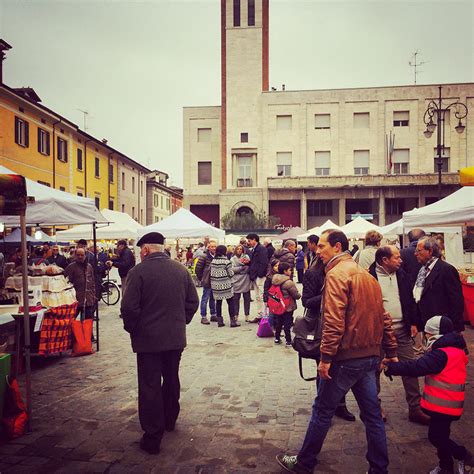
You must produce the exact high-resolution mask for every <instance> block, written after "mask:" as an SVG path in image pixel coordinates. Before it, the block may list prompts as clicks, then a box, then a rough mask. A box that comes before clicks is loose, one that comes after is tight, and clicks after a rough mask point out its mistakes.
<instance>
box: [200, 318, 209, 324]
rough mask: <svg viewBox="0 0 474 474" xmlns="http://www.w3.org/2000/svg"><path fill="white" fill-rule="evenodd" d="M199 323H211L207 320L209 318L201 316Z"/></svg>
mask: <svg viewBox="0 0 474 474" xmlns="http://www.w3.org/2000/svg"><path fill="white" fill-rule="evenodd" d="M201 324H211V323H210V322H209V319H207V318H201Z"/></svg>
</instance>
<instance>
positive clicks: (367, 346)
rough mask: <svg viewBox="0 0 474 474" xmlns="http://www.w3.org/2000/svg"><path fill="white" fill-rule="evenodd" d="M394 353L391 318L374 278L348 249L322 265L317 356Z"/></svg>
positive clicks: (341, 357)
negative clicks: (321, 311) (319, 332)
mask: <svg viewBox="0 0 474 474" xmlns="http://www.w3.org/2000/svg"><path fill="white" fill-rule="evenodd" d="M382 348H383V351H384V352H385V354H386V356H387V357H395V356H396V355H397V340H396V338H395V335H394V333H393V329H392V320H391V318H390V315H389V314H388V313H385V311H384V308H383V303H382V293H381V290H380V286H379V284H378V283H377V281H376V280H375V278H374V277H373V276H372V275H370V274H369V273H368V272H367V271H366V270H364V269H363V268H362V267H360V266H359V265H357V263H355V262H354V260H353V259H352V257H351V255H349V254H348V253H344V254H342V255H341V256H340V257H337V258H336V259H334V260H332V261H330V262H329V263H328V264H327V266H326V281H325V285H324V295H323V330H322V340H321V360H322V361H323V362H331V361H332V360H347V359H359V358H362V357H370V356H380V355H381V354H382Z"/></svg>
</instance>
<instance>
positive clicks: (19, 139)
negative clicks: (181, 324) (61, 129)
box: [15, 117, 67, 163]
mask: <svg viewBox="0 0 474 474" xmlns="http://www.w3.org/2000/svg"><path fill="white" fill-rule="evenodd" d="M15 143H16V144H17V145H20V146H22V147H24V148H28V147H29V146H30V124H29V123H28V122H27V121H26V120H23V119H21V118H19V117H15ZM37 145H38V152H39V153H41V154H42V155H45V156H49V155H50V134H49V132H48V131H46V130H43V129H42V128H40V127H38V140H37ZM56 148H57V157H58V160H60V161H63V162H64V163H67V141H66V140H64V139H62V138H61V137H57V139H56Z"/></svg>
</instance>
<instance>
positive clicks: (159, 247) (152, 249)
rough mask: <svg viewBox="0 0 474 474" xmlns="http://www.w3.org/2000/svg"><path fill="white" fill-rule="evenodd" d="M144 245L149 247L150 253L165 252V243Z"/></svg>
mask: <svg viewBox="0 0 474 474" xmlns="http://www.w3.org/2000/svg"><path fill="white" fill-rule="evenodd" d="M144 247H147V248H148V250H149V251H150V253H154V252H163V249H164V245H163V244H145V245H144Z"/></svg>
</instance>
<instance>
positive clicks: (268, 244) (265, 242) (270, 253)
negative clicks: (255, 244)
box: [263, 237, 275, 261]
mask: <svg viewBox="0 0 474 474" xmlns="http://www.w3.org/2000/svg"><path fill="white" fill-rule="evenodd" d="M263 246H264V247H265V248H266V249H267V257H268V261H270V260H271V259H272V257H273V254H274V253H275V247H274V246H273V244H272V241H271V240H270V237H265V239H264V240H263Z"/></svg>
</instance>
